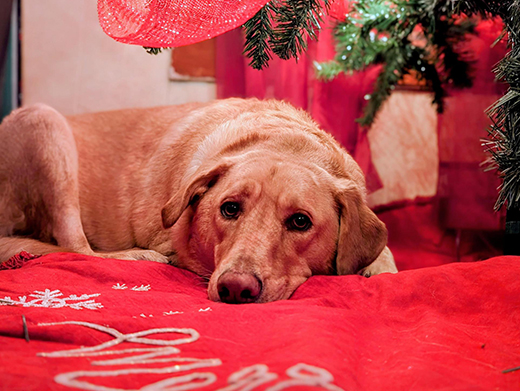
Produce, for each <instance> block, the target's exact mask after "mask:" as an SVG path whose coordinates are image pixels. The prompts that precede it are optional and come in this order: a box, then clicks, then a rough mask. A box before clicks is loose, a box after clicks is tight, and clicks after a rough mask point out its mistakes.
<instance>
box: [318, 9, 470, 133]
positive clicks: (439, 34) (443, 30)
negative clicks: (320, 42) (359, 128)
mask: <svg viewBox="0 0 520 391" xmlns="http://www.w3.org/2000/svg"><path fill="white" fill-rule="evenodd" d="M448 2H449V3H450V4H451V3H452V1H448ZM444 8H445V9H451V8H449V7H444ZM440 9H442V7H439V4H438V2H436V1H431V0H430V1H426V0H392V1H390V0H359V1H357V2H356V3H354V4H353V10H352V12H351V13H350V14H349V15H347V18H346V20H345V21H344V22H342V23H339V24H338V25H337V27H336V29H335V38H336V42H337V46H336V50H337V55H336V57H335V59H334V61H331V62H327V63H322V64H317V66H316V68H317V73H318V76H319V77H322V78H323V79H325V80H330V79H332V78H334V77H336V76H337V75H338V74H339V73H341V72H346V73H351V72H352V71H358V70H363V69H365V68H367V67H368V66H370V65H373V64H382V71H381V74H380V75H379V77H378V79H377V81H376V84H375V88H374V91H373V93H372V94H370V99H369V102H368V104H367V106H366V107H365V111H364V115H363V117H362V118H360V119H359V120H358V121H359V122H360V123H361V124H362V125H363V126H370V125H371V124H372V123H373V121H374V120H375V117H376V114H377V112H378V111H379V109H380V108H381V106H382V104H383V102H384V101H385V100H386V99H387V98H388V97H389V96H390V92H391V90H392V89H394V88H395V87H396V85H397V84H398V83H399V82H401V81H402V80H403V78H404V76H405V75H407V74H410V73H413V75H414V76H415V77H419V78H420V79H422V80H424V81H425V83H426V85H427V86H428V87H429V88H431V89H432V90H433V92H434V100H433V103H435V104H437V109H438V111H439V112H442V109H443V97H444V95H445V91H444V87H443V84H444V83H447V82H451V83H453V84H454V85H456V86H470V85H471V78H470V76H469V73H470V66H469V64H468V63H467V62H465V61H463V60H462V59H461V58H460V57H459V55H458V54H457V52H456V50H455V49H454V45H455V44H456V43H457V42H459V41H460V39H462V37H463V36H464V35H465V34H467V33H469V32H473V29H474V26H475V23H474V22H471V21H465V22H458V23H456V22H455V21H454V20H453V19H452V18H451V15H450V14H447V13H446V12H444V14H442V13H441V12H440ZM414 35H415V36H417V35H420V36H421V38H422V39H420V42H419V43H417V44H414V42H412V39H411V37H413V36H414Z"/></svg>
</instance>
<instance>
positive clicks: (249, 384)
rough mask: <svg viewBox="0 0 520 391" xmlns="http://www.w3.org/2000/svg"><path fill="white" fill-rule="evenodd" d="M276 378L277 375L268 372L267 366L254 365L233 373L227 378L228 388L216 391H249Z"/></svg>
mask: <svg viewBox="0 0 520 391" xmlns="http://www.w3.org/2000/svg"><path fill="white" fill-rule="evenodd" d="M276 378H278V375H277V374H275V373H272V372H269V368H268V367H267V365H265V364H256V365H252V366H250V367H247V368H244V369H241V370H240V371H237V372H235V373H233V374H232V375H231V376H229V378H228V383H229V386H227V387H224V388H220V389H218V390H217V391H236V390H239V391H250V390H252V389H254V388H256V387H258V386H260V385H262V384H265V383H269V382H270V381H273V380H275V379H276Z"/></svg>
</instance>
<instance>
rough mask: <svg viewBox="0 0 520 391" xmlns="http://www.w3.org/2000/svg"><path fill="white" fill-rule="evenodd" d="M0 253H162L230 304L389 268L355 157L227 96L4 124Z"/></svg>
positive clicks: (275, 106)
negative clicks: (319, 278)
mask: <svg viewBox="0 0 520 391" xmlns="http://www.w3.org/2000/svg"><path fill="white" fill-rule="evenodd" d="M0 140H2V142H1V143H0V261H5V260H7V259H8V258H9V257H11V256H13V255H14V254H16V253H18V252H20V251H22V250H25V251H28V252H31V253H34V254H48V253H52V252H58V251H71V252H76V253H82V254H88V255H96V256H100V257H104V258H120V259H130V260H150V261H157V262H170V263H172V264H174V265H176V266H179V267H182V268H186V269H188V270H191V271H193V272H195V273H197V274H199V275H201V276H204V277H206V278H208V279H209V285H208V294H209V298H210V299H212V300H215V301H223V302H228V303H244V302H268V301H273V300H279V299H286V298H288V297H289V296H290V295H291V294H292V293H293V292H294V290H295V289H296V288H297V287H298V286H299V285H300V284H302V283H303V282H304V281H305V280H306V279H307V278H309V277H310V276H311V275H313V274H350V273H360V274H363V275H367V276H368V275H373V274H378V273H384V272H390V273H395V272H397V269H396V267H395V264H394V260H393V257H392V254H391V252H390V250H388V248H386V240H387V232H386V228H385V226H384V224H383V223H382V222H381V221H380V220H379V219H378V218H377V217H376V215H375V214H374V213H373V212H372V211H371V210H370V209H369V208H368V207H367V204H366V200H365V192H366V190H365V182H364V178H363V175H362V172H361V170H360V168H359V167H358V165H357V164H356V163H355V162H354V160H353V159H352V158H351V157H350V156H349V155H348V154H347V153H346V152H345V151H344V150H343V149H342V148H341V147H340V146H339V144H338V143H337V142H336V141H335V140H334V139H333V138H332V136H330V135H328V134H327V133H325V132H323V131H322V130H320V129H319V128H318V126H317V125H316V123H315V122H313V120H312V119H311V118H310V117H309V116H308V114H306V113H305V112H304V111H302V110H297V109H295V108H294V107H292V106H290V105H289V104H286V103H283V102H278V101H259V100H253V99H251V100H242V99H229V100H221V101H215V102H213V103H208V104H187V105H182V106H174V107H159V108H153V109H131V110H122V111H113V112H104V113H96V114H84V115H78V116H72V117H64V116H62V115H61V114H59V113H58V112H56V111H55V110H53V109H52V108H50V107H48V106H45V105H35V106H31V107H26V108H21V109H18V110H16V111H15V112H13V113H12V114H11V115H10V116H8V117H7V118H6V119H5V120H4V121H3V123H2V124H1V125H0Z"/></svg>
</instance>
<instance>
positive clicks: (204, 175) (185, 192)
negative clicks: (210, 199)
mask: <svg viewBox="0 0 520 391" xmlns="http://www.w3.org/2000/svg"><path fill="white" fill-rule="evenodd" d="M230 167H231V162H228V161H224V162H220V163H219V164H217V165H215V166H213V167H211V168H199V169H198V170H197V171H196V172H195V174H193V175H192V176H190V177H188V178H185V179H183V180H182V181H181V185H180V187H179V190H178V191H177V193H175V194H174V195H173V197H172V198H170V199H169V200H168V202H167V203H166V205H165V206H164V207H163V208H162V211H161V216H162V223H163V227H164V228H170V227H171V226H173V225H174V224H175V223H176V222H177V220H178V219H179V218H180V217H181V215H182V213H183V212H184V210H185V209H186V208H187V207H188V206H189V205H191V204H193V203H195V202H196V201H197V200H199V199H200V197H202V196H203V195H204V193H206V192H207V191H208V189H209V188H211V187H212V186H213V185H214V184H215V183H216V181H217V180H218V178H219V176H221V175H223V174H224V173H225V172H226V171H227V170H229V168H230Z"/></svg>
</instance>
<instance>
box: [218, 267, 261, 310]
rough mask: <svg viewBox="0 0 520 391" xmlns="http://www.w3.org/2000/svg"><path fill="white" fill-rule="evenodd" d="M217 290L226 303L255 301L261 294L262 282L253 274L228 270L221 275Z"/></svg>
mask: <svg viewBox="0 0 520 391" xmlns="http://www.w3.org/2000/svg"><path fill="white" fill-rule="evenodd" d="M217 290H218V295H219V296H220V300H222V301H223V302H224V303H230V304H241V303H253V302H255V301H256V300H257V299H258V296H260V291H261V290H262V283H261V282H260V280H259V279H258V278H257V277H255V276H254V275H252V274H246V273H233V272H227V273H224V274H222V275H221V276H220V277H219V279H218V282H217Z"/></svg>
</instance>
